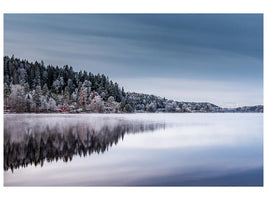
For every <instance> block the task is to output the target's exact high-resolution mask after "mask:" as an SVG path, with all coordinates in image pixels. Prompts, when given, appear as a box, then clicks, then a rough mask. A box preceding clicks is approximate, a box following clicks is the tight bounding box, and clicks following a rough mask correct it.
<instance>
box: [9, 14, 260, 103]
mask: <svg viewBox="0 0 267 200" xmlns="http://www.w3.org/2000/svg"><path fill="white" fill-rule="evenodd" d="M4 54H5V55H7V56H12V55H14V56H15V57H18V58H21V59H28V60H29V61H36V60H37V61H41V60H43V61H44V63H45V65H48V64H52V65H54V66H56V65H58V66H63V65H66V64H67V65H69V66H72V67H73V68H74V70H76V71H80V70H87V71H90V72H93V73H95V74H97V73H100V74H105V75H107V76H108V77H109V78H110V79H111V80H113V81H116V82H118V83H119V85H120V86H124V88H125V90H126V91H131V92H133V91H135V92H141V93H147V94H154V95H157V96H162V97H166V98H169V99H173V100H177V101H191V102H192V101H193V102H210V103H214V104H216V105H219V106H222V107H237V106H244V105H258V104H263V15H262V14H5V15H4Z"/></svg>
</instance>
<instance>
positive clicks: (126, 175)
mask: <svg viewBox="0 0 267 200" xmlns="http://www.w3.org/2000/svg"><path fill="white" fill-rule="evenodd" d="M4 185H5V186H262V185H263V114H262V113H153V114H147V113H140V114H5V115H4Z"/></svg>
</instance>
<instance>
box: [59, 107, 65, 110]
mask: <svg viewBox="0 0 267 200" xmlns="http://www.w3.org/2000/svg"><path fill="white" fill-rule="evenodd" d="M59 109H60V110H61V111H67V108H66V107H60V108H59Z"/></svg>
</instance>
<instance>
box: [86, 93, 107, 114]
mask: <svg viewBox="0 0 267 200" xmlns="http://www.w3.org/2000/svg"><path fill="white" fill-rule="evenodd" d="M89 109H90V111H92V112H103V111H104V102H103V100H102V99H101V97H100V96H95V97H94V98H93V99H92V101H91V103H90V105H89Z"/></svg>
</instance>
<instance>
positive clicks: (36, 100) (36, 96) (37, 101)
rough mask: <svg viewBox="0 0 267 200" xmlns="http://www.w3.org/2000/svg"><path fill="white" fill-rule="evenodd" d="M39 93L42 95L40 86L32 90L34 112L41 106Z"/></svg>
mask: <svg viewBox="0 0 267 200" xmlns="http://www.w3.org/2000/svg"><path fill="white" fill-rule="evenodd" d="M41 95H42V90H41V86H37V87H36V89H35V91H34V96H33V100H34V103H35V112H39V111H40V108H41V104H42V102H41Z"/></svg>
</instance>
